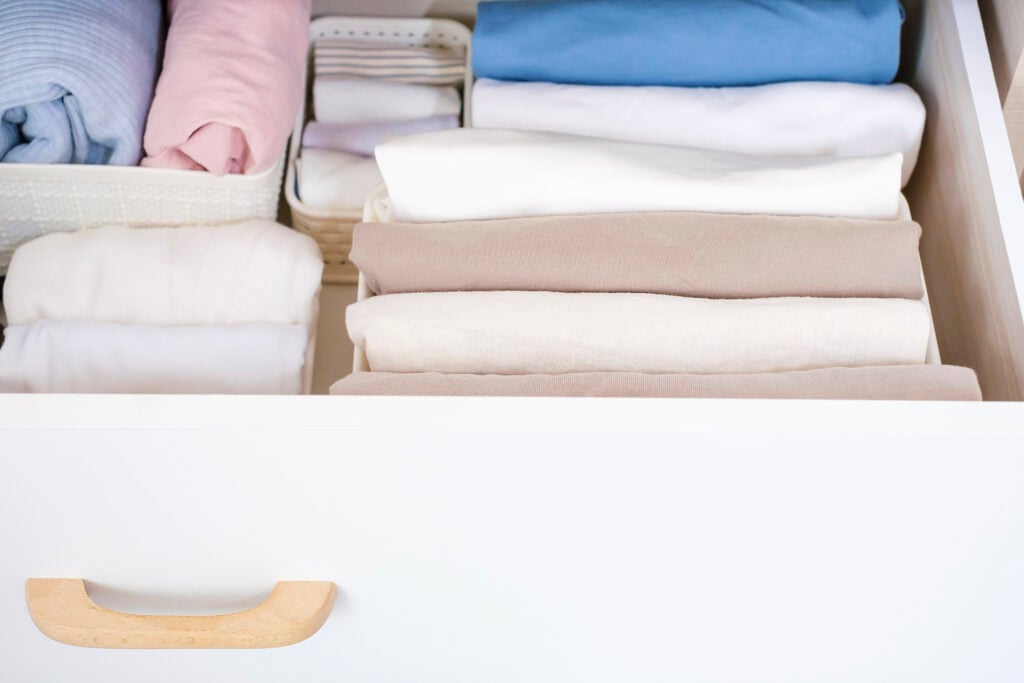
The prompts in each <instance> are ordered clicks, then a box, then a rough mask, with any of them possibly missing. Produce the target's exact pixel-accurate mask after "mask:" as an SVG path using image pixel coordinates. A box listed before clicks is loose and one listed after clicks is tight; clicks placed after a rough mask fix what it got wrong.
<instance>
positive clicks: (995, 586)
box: [0, 0, 1024, 683]
mask: <svg viewBox="0 0 1024 683" xmlns="http://www.w3.org/2000/svg"><path fill="white" fill-rule="evenodd" d="M905 4H906V5H907V10H908V25H907V34H908V39H907V53H906V67H907V71H906V74H905V79H906V80H907V81H908V82H911V83H913V84H914V85H915V87H917V88H918V89H919V91H920V92H921V93H922V95H923V96H924V98H925V100H926V102H927V104H928V107H929V111H930V123H929V129H928V133H927V137H926V140H925V149H924V154H923V157H922V162H921V166H920V167H919V169H918V173H917V176H916V178H915V180H914V182H913V183H912V184H911V186H910V187H909V188H908V191H907V194H908V198H909V201H910V204H911V207H912V210H913V214H914V217H915V219H916V220H917V221H919V222H920V223H921V224H922V225H923V226H924V229H925V235H924V239H923V242H922V253H923V260H924V267H925V275H926V278H927V281H928V285H929V295H930V298H931V307H932V311H933V317H934V320H935V324H936V332H937V339H938V342H939V347H940V348H941V350H942V358H943V361H944V362H946V363H951V364H963V365H968V366H971V367H974V368H975V369H977V370H978V371H979V374H980V376H981V380H982V384H983V387H984V389H985V391H986V393H987V394H988V397H989V398H990V399H996V400H997V401H998V400H999V399H1004V400H1015V399H1019V398H1020V397H1021V387H1022V386H1024V374H1022V368H1024V363H1022V354H1024V333H1022V332H1024V323H1022V322H1021V316H1020V304H1019V299H1018V295H1017V292H1018V289H1017V283H1019V282H1022V281H1024V271H1022V269H1024V236H1021V235H1020V234H1019V232H1020V231H1019V230H1018V229H1017V228H1018V226H1019V225H1021V224H1024V200H1022V199H1021V196H1020V192H1019V188H1018V185H1017V177H1016V173H1015V170H1014V167H1013V162H1012V160H1011V156H1010V151H1009V144H1008V141H1007V136H1006V130H1005V127H1004V124H1003V122H1002V115H1001V111H1000V105H999V102H998V96H997V93H996V89H995V84H994V80H993V77H992V71H991V64H990V62H989V59H988V57H987V53H986V51H985V44H984V36H983V33H982V26H981V22H980V16H979V12H978V8H977V5H976V4H975V3H974V2H973V1H972V0H927V1H925V0H914V1H909V2H906V3H905ZM1015 275H1016V277H1014V276H1015ZM322 339H323V337H321V340H322ZM319 351H320V353H323V352H324V350H323V348H322V346H321V348H320V349H319ZM0 425H2V426H3V431H2V433H0V443H3V445H4V447H3V448H2V449H0V466H2V468H3V472H4V476H3V477H2V478H0V514H2V515H3V517H4V519H5V520H7V523H6V524H4V525H0V545H2V547H3V548H4V549H5V554H4V558H5V561H4V562H3V563H2V566H0V631H2V632H3V633H4V634H5V636H6V641H5V647H4V653H5V655H6V656H4V657H2V658H0V679H3V680H12V681H24V682H26V683H35V682H37V681H39V682H46V683H48V682H49V681H55V680H56V681H61V680H76V681H85V682H86V683H88V682H89V681H103V682H104V683H120V682H127V681H135V680H137V679H138V678H139V672H140V671H144V672H146V674H145V675H146V676H148V677H149V678H150V679H152V680H154V681H158V682H159V681H168V682H170V681H180V680H206V679H217V680H220V681H229V682H234V681H247V682H255V683H261V682H263V681H266V682H270V681H279V680H282V679H300V680H303V681H310V682H319V681H323V682H327V681H337V680H360V681H367V682H368V683H379V682H383V681H396V680H403V681H404V680H417V681H444V682H445V683H453V682H454V683H461V682H463V681H466V682H468V681H474V682H475V681H479V680H488V681H495V682H497V683H505V682H512V681H516V682H518V681H523V680H531V681H545V682H547V681H551V682H554V681H565V680H587V681H594V682H595V683H612V682H619V681H643V682H645V683H646V682H652V683H654V682H656V683H663V682H668V681H678V680H702V681H711V682H712V683H724V682H725V681H729V682H730V683H735V682H737V681H751V682H753V681H757V682H758V683H765V682H767V683H791V682H792V681H793V680H816V681H840V680H844V681H857V683H883V682H884V683H889V682H890V681H893V680H908V679H910V680H912V679H921V680H929V681H935V682H937V683H961V682H962V681H967V680H977V679H983V680H985V681H987V682H995V683H1015V682H1016V681H1019V680H1020V679H1021V677H1022V676H1024V656H1022V654H1021V652H1020V647H1019V643H1018V641H1019V633H1020V632H1021V630H1022V629H1024V599H1022V592H1021V590H1020V586H1021V584H1020V576H1021V575H1022V574H1024V550H1022V548H1024V543H1021V540H1022V539H1021V538H1020V529H1021V528H1024V499H1022V497H1021V496H1020V482H1021V481H1022V480H1024V461H1022V459H1021V458H1020V453H1021V451H1022V449H1024V431H1022V425H1024V405H1021V404H1020V403H1012V402H1006V403H1000V402H989V403H983V404H956V403H935V404H918V403H898V404H890V403H869V402H822V401H795V402H789V401H729V400H721V401H702V400H692V401H680V400H614V399H608V400H586V399H560V400H543V399H408V398H407V399H400V398H375V399H370V398H348V397H331V398H327V397H281V398H276V397H268V398H255V397H113V396H104V397H95V396H89V397H81V396H78V397H76V396H3V397H0ZM32 577H84V578H86V579H87V580H89V583H88V588H89V590H90V594H91V595H92V597H93V598H94V599H95V600H96V601H97V602H98V603H99V604H100V605H102V606H104V607H108V608H111V609H119V610H124V611H128V612H136V613H138V612H153V613H165V614H166V613H171V614H204V613H206V614H208V613H211V612H230V611H236V610H241V609H245V608H248V607H252V606H253V605H255V604H257V603H259V602H260V600H261V599H262V598H263V597H264V596H266V595H267V593H268V591H269V590H270V589H271V588H272V586H273V584H274V582H275V581H277V580H281V579H291V580H320V581H333V582H334V583H336V584H337V586H338V599H337V602H336V605H335V608H334V611H333V612H332V614H331V615H330V616H329V618H328V619H327V621H326V623H325V625H324V626H323V628H322V629H321V630H320V631H319V632H318V633H317V634H316V635H314V636H313V637H312V638H310V639H309V640H307V641H304V642H302V643H300V644H298V645H295V646H292V647H285V648H279V649H274V650H258V651H256V650H253V651H231V652H225V651H216V650H210V651H175V650H164V651H159V652H155V651H147V650H135V651H121V650H96V649H85V648H74V647H69V646H65V645H61V644H58V643H56V642H53V641H51V640H49V639H47V638H46V637H45V636H43V635H42V634H41V633H40V632H39V631H38V629H36V627H35V626H34V624H33V623H32V622H31V620H30V618H29V615H28V611H27V609H26V604H25V595H24V587H25V580H26V579H28V578H32ZM879 653H882V654H879Z"/></svg>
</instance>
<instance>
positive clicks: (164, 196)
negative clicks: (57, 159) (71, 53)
mask: <svg viewBox="0 0 1024 683" xmlns="http://www.w3.org/2000/svg"><path fill="white" fill-rule="evenodd" d="M283 168H284V157H283V156H282V159H281V160H280V161H278V162H277V163H276V164H274V166H273V167H272V168H270V169H268V170H267V171H264V172H263V173H260V174H258V175H227V176H215V175H212V174H210V173H203V172H200V171H171V170H164V169H156V168H142V167H139V166H91V165H90V166H85V165H75V164H0V274H3V273H6V272H7V265H8V264H9V263H10V260H11V255H12V254H13V253H14V250H15V248H17V247H18V245H20V244H22V243H24V242H27V241H29V240H31V239H34V238H36V237H39V236H40V235H45V234H48V233H51V232H61V231H64V232H68V231H71V230H80V229H83V228H95V227H99V226H102V225H130V226H136V227H153V226H164V225H195V224H217V223H230V222H234V221H240V220H245V219H247V218H271V219H273V218H275V217H276V216H277V208H278V199H279V195H280V191H281V174H282V170H283Z"/></svg>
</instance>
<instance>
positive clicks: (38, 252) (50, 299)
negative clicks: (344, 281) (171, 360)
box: [4, 219, 323, 327]
mask: <svg viewBox="0 0 1024 683" xmlns="http://www.w3.org/2000/svg"><path fill="white" fill-rule="evenodd" d="M322 273H323V259H322V258H321V256H320V249H319V247H318V246H317V244H316V242H314V241H313V240H312V239H311V238H309V237H307V236H305V235H302V234H300V233H298V232H295V231H294V230H291V229H289V228H286V227H284V226H283V225H279V224H277V223H274V222H273V221H269V220H264V219H252V220H248V221H243V222H240V223H231V224H227V225H216V226H194V227H180V228H125V227H108V228H95V229H90V230H81V231H78V232H71V233H52V234H50V235H46V236H44V237H40V238H38V239H35V240H33V241H31V242H28V243H26V244H23V245H22V246H21V247H19V248H18V250H17V251H16V252H15V254H14V258H13V259H12V260H11V266H10V269H9V270H8V273H7V281H6V283H5V284H4V304H5V306H6V308H7V316H8V320H9V321H10V324H11V325H27V324H29V323H32V322H35V321H37V320H40V319H44V318H56V319H77V320H96V321H106V322H117V323H138V324H149V325H230V324H237V323H278V324H283V325H292V324H298V325H305V326H307V327H309V326H311V325H312V323H313V321H314V320H315V319H316V313H317V298H318V296H319V292H320V278H321V275H322Z"/></svg>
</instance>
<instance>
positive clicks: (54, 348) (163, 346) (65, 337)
mask: <svg viewBox="0 0 1024 683" xmlns="http://www.w3.org/2000/svg"><path fill="white" fill-rule="evenodd" d="M4 335H5V341H4V345H3V346H2V347H0V392H31V393H41V392H54V393H95V394H100V393H102V394H123V393H132V394H299V393H301V390H302V367H303V364H304V362H305V353H306V344H307V343H308V341H309V339H308V337H309V335H308V334H307V331H306V328H305V327H303V326H301V325H260V324H250V325H227V326H204V327H161V326H152V325H119V324H117V323H104V322H88V321H72V320H40V321H38V322H35V323H33V324H31V325H28V326H14V327H8V328H7V330H6V331H5V332H4Z"/></svg>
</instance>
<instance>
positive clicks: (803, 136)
mask: <svg viewBox="0 0 1024 683" xmlns="http://www.w3.org/2000/svg"><path fill="white" fill-rule="evenodd" d="M924 122H925V108H924V103H922V102H921V98H920V97H918V95H917V93H916V92H914V90H913V89H912V88H911V87H910V86H907V85H904V84H902V83H898V84H894V85H877V86H876V85H859V84H855V83H828V82H800V83H777V84H773V85H762V86H754V87H747V88H666V87H656V86H647V87H635V86H592V85H562V84H558V83H517V82H510V81H495V80H490V79H480V80H478V81H477V82H476V83H475V84H474V85H473V125H474V126H475V127H477V128H508V129H515V130H542V131H551V132H554V133H571V134H574V135H591V136H593V137H598V138H608V139H610V140H626V141H630V142H646V143H651V144H666V145H679V146H682V147H699V148H703V149H716V150H722V151H726V152H741V153H746V154H768V155H777V156H814V157H864V156H877V155H881V154H892V153H894V152H899V153H901V154H902V155H903V185H904V186H905V185H906V184H907V182H908V181H909V180H910V175H911V173H913V171H914V166H915V165H916V164H917V157H918V153H919V151H920V149H921V137H922V135H923V134H924Z"/></svg>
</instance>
